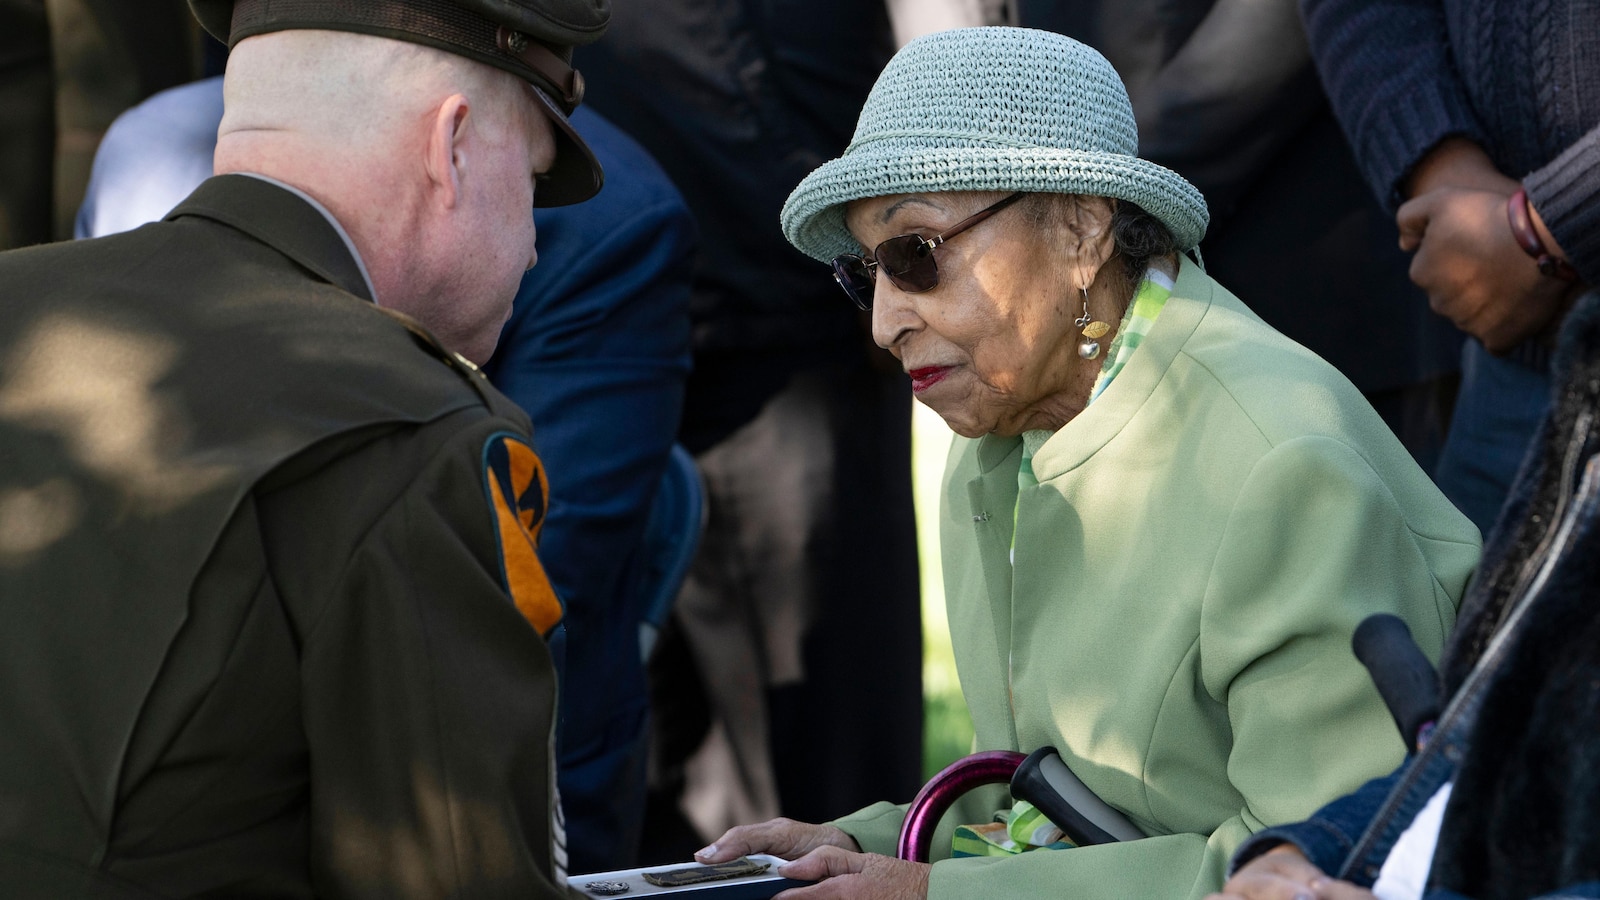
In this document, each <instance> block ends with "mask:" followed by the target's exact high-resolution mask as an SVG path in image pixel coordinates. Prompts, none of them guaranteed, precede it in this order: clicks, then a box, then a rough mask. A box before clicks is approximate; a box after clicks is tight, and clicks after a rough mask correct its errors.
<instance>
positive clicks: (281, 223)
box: [166, 175, 373, 302]
mask: <svg viewBox="0 0 1600 900" xmlns="http://www.w3.org/2000/svg"><path fill="white" fill-rule="evenodd" d="M182 216H199V217H201V218H206V219H212V220H214V221H217V222H221V223H222V224H224V225H227V226H229V227H231V228H236V229H238V230H239V231H242V232H244V233H245V234H248V235H250V236H251V237H253V238H255V239H257V240H259V241H261V242H262V243H265V244H267V245H268V246H270V247H272V248H274V249H276V250H277V251H278V252H280V253H282V254H284V255H285V256H287V257H289V258H290V259H292V260H294V261H295V262H297V263H299V264H300V265H301V266H304V267H305V268H306V269H308V270H310V271H311V272H312V273H314V274H315V275H317V276H318V277H320V278H321V279H322V280H324V281H326V282H328V283H330V284H332V285H335V286H337V287H340V288H343V289H344V290H346V291H349V292H350V293H352V294H354V295H356V296H357V297H360V298H361V299H363V300H366V301H368V302H372V301H373V296H372V289H371V288H370V287H369V285H368V283H367V277H366V272H365V270H364V269H363V268H362V265H361V262H360V260H359V259H357V258H356V255H355V250H354V248H352V247H351V246H350V245H349V244H348V243H347V239H346V237H345V235H344V234H343V232H342V231H341V229H340V228H339V225H338V223H337V222H335V221H333V219H332V216H331V214H329V213H327V211H326V210H323V209H320V208H318V207H317V206H316V205H313V202H311V201H308V199H307V198H304V197H301V196H297V192H296V191H294V190H293V189H291V188H288V187H287V186H283V185H279V184H277V183H274V182H272V181H269V180H267V179H263V178H258V177H254V176H250V175H218V176H216V177H214V178H208V179H206V181H205V182H203V183H202V184H201V185H200V186H199V187H198V188H195V191H194V193H192V194H190V195H189V197H188V199H186V200H184V201H183V202H182V203H180V204H178V206H177V208H176V209H174V210H173V211H172V212H170V213H168V214H167V217H166V221H171V220H173V219H177V218H180V217H182Z"/></svg>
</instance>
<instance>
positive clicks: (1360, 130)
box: [1300, 0, 1486, 213]
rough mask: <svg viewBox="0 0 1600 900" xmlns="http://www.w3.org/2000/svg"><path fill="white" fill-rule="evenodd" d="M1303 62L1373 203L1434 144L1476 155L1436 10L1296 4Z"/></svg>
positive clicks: (1476, 135) (1386, 201)
mask: <svg viewBox="0 0 1600 900" xmlns="http://www.w3.org/2000/svg"><path fill="white" fill-rule="evenodd" d="M1300 9H1301V13H1302V14H1303V16H1304V19H1305V24H1306V34H1307V36H1308V38H1309V39H1310V42H1311V56H1312V58H1313V59H1314V60H1315V61H1316V64H1317V71H1318V72H1319V73H1320V74H1321V75H1322V84H1323V87H1324V88H1325V89H1326V90H1327V93H1328V99H1329V100H1330V101H1331V102H1332V103H1333V111H1334V115H1335V116H1336V117H1337V118H1338V119H1339V124H1340V125H1342V126H1343V127H1344V132H1345V134H1346V135H1347V136H1348V137H1349V138H1350V145H1351V146H1352V147H1353V148H1354V149H1355V157H1356V161H1357V164H1358V165H1359V166H1360V167H1361V171H1362V174H1363V175H1365V176H1366V179H1367V183H1368V184H1370V185H1371V186H1372V190H1373V192H1374V193H1375V194H1376V195H1377V198H1378V202H1379V203H1381V204H1383V206H1384V208H1385V209H1387V210H1389V211H1390V212H1391V213H1392V212H1394V211H1395V210H1396V209H1398V208H1399V206H1400V204H1401V202H1403V200H1404V198H1403V197H1402V196H1401V195H1400V184H1401V182H1402V181H1403V180H1404V179H1405V177H1406V176H1407V175H1409V174H1410V172H1411V170H1412V168H1413V167H1415V166H1416V164H1417V162H1418V161H1420V160H1421V159H1422V157H1423V156H1424V155H1426V154H1427V153H1428V151H1429V150H1432V149H1433V147H1434V146H1435V145H1437V144H1438V143H1439V142H1440V141H1441V140H1443V139H1445V138H1446V137H1450V136H1452V135H1461V136H1463V137H1466V138H1467V139H1469V140H1471V141H1473V142H1475V143H1477V144H1478V145H1479V146H1485V145H1486V141H1485V139H1484V136H1483V128H1482V126H1481V125H1480V124H1479V123H1478V120H1477V116H1476V115H1475V114H1474V113H1473V111H1472V105H1471V102H1470V101H1469V100H1468V98H1467V92H1466V88H1465V86H1464V85H1463V84H1462V83H1461V79H1460V76H1459V75H1457V74H1456V69H1455V62H1454V60H1453V59H1452V57H1451V53H1450V47H1449V43H1448V38H1447V37H1446V31H1445V19H1444V9H1443V6H1442V4H1441V3H1440V0H1300Z"/></svg>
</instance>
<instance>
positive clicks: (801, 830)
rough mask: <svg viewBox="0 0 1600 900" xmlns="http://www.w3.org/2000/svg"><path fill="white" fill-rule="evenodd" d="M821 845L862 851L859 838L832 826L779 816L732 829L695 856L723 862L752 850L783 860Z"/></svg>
mask: <svg viewBox="0 0 1600 900" xmlns="http://www.w3.org/2000/svg"><path fill="white" fill-rule="evenodd" d="M819 847H839V848H842V849H844V850H850V851H855V852H859V851H860V850H861V846H860V845H859V844H857V843H856V840H855V838H853V837H851V836H850V835H848V834H845V833H844V832H843V831H841V830H839V829H837V828H835V827H833V826H832V825H809V824H807V823H805V822H796V821H795V820H793V819H782V818H779V819H768V820H767V821H765V822H761V823H759V824H756V825H736V826H734V827H733V828H729V829H728V830H727V831H726V832H723V835H722V837H719V838H717V839H716V840H715V841H714V842H712V843H711V844H710V846H707V847H703V848H701V849H700V850H699V851H697V852H696V853H695V855H694V858H695V861H696V862H700V863H719V862H727V861H728V860H730V859H738V858H739V857H741V856H749V855H750V854H752V853H769V854H771V855H773V856H777V857H781V858H783V859H799V858H800V857H802V856H804V855H806V854H807V853H810V852H811V851H813V850H816V849H817V848H819Z"/></svg>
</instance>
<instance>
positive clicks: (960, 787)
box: [895, 750, 1028, 862]
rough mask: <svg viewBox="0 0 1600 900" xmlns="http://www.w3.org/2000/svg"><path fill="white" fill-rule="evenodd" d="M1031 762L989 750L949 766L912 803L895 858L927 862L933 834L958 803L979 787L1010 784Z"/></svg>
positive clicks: (933, 778) (1006, 753) (929, 781)
mask: <svg viewBox="0 0 1600 900" xmlns="http://www.w3.org/2000/svg"><path fill="white" fill-rule="evenodd" d="M1027 758H1028V757H1027V754H1023V753H1015V752H1013V751H1010V750H985V751H983V752H982V753H974V754H972V755H971V756H966V757H962V758H961V759H958V760H956V761H955V762H953V763H951V764H950V765H948V766H945V768H944V771H942V772H940V773H939V774H937V775H935V776H933V777H932V778H930V779H928V783H927V784H925V785H923V786H922V790H920V791H918V792H917V797H916V799H915V800H912V801H911V808H910V809H907V810H906V821H905V824H904V825H902V826H901V827H900V844H899V846H898V847H897V848H896V850H895V856H897V857H899V858H900V859H909V860H911V861H912V862H927V861H928V851H929V849H930V848H932V846H933V832H934V830H935V829H937V828H938V827H939V819H940V818H942V817H943V816H944V814H945V811H946V810H948V809H950V807H951V805H953V804H954V803H955V802H956V799H957V798H958V797H960V796H961V795H962V794H965V793H966V792H967V791H970V790H972V789H973V788H975V787H982V786H983V785H986V784H1008V783H1010V781H1011V776H1012V774H1013V773H1015V772H1016V771H1017V767H1018V766H1020V765H1022V761H1023V760H1025V759H1027Z"/></svg>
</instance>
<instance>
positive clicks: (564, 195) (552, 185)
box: [533, 86, 606, 209]
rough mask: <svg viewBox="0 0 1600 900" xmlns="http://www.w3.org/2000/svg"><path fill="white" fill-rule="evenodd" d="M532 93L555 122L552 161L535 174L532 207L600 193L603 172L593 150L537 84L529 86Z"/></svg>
mask: <svg viewBox="0 0 1600 900" xmlns="http://www.w3.org/2000/svg"><path fill="white" fill-rule="evenodd" d="M533 95H534V96H535V97H537V98H538V99H539V104H540V106H541V107H542V108H543V109H544V112H545V115H546V116H547V117H548V118H549V119H550V121H551V123H552V124H554V125H555V138H556V161H555V162H554V163H553V164H551V166H550V171H548V172H546V173H544V175H543V176H541V177H540V178H539V182H538V186H537V190H535V191H534V195H533V205H534V207H535V208H536V209H537V208H543V207H550V206H571V205H572V204H574V203H582V202H583V201H585V200H588V199H589V198H590V197H593V196H594V195H595V194H598V193H600V188H601V187H602V186H603V185H604V184H605V181H606V175H605V171H604V170H602V169H601V168H600V161H599V160H598V159H595V157H594V151H593V150H590V149H589V145H588V144H587V143H585V142H584V140H583V137H582V136H581V135H579V134H578V130H577V129H576V128H573V127H572V122H570V121H568V119H567V117H566V114H565V113H563V112H562V111H561V108H560V107H558V106H556V103H555V101H554V100H552V99H550V97H549V95H547V94H546V93H545V92H544V91H541V90H539V88H538V87H537V86H535V87H534V88H533Z"/></svg>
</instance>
